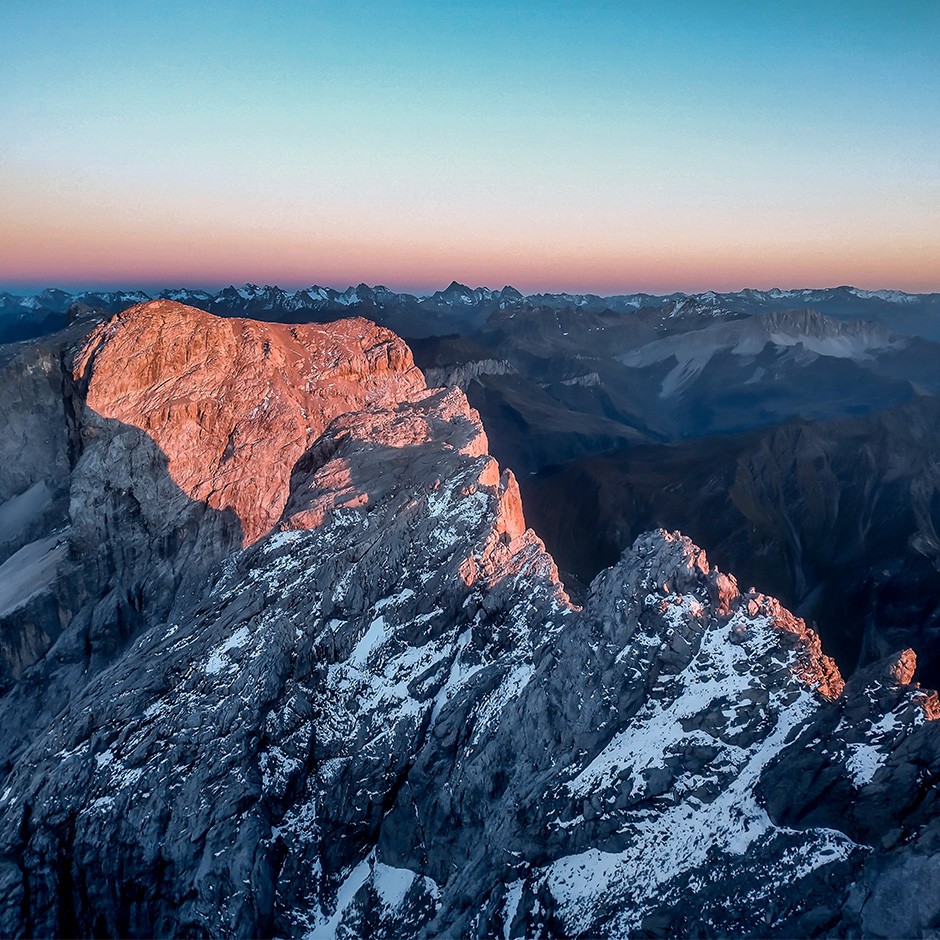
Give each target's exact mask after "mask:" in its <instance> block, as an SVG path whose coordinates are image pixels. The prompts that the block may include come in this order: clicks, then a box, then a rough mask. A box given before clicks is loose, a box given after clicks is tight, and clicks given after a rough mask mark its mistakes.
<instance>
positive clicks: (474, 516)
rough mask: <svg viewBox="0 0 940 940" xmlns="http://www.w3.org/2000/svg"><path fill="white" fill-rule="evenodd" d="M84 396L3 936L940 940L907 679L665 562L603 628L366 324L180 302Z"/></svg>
mask: <svg viewBox="0 0 940 940" xmlns="http://www.w3.org/2000/svg"><path fill="white" fill-rule="evenodd" d="M67 343H74V338H71V339H68V340H67ZM59 361H60V362H62V363H64V364H65V365H63V367H62V374H63V375H64V376H65V378H64V379H63V382H62V388H63V389H64V392H63V396H64V397H63V398H62V401H63V403H64V404H63V408H62V414H63V418H62V421H63V423H64V430H63V431H62V435H63V442H64V443H63V444H62V446H63V447H65V448H66V454H65V458H64V459H65V464H64V465H63V466H64V467H68V468H69V472H65V471H62V472H61V473H59V472H57V473H54V474H53V477H54V480H53V482H54V485H55V486H56V487H58V488H59V489H61V488H63V487H64V488H65V489H66V490H67V491H68V492H69V494H70V500H69V509H68V518H67V520H66V522H67V523H68V525H69V526H70V528H69V529H68V530H67V532H65V534H64V535H63V536H62V538H63V539H64V540H65V541H64V542H63V544H64V545H66V546H67V553H68V557H67V558H66V559H64V560H62V561H61V562H59V561H57V562H56V565H60V567H55V566H53V567H54V571H53V573H52V574H51V575H49V578H50V581H49V586H48V588H47V593H48V597H49V598H50V603H51V604H52V605H53V610H54V613H55V616H56V617H57V618H58V621H59V622H61V624H62V627H63V628H62V631H61V636H58V639H56V640H55V642H54V644H53V645H52V646H51V648H48V649H42V648H38V647H37V648H36V649H35V650H34V651H33V656H34V658H35V662H33V664H32V665H31V666H29V667H28V668H26V667H23V669H25V671H23V670H22V669H21V673H20V674H19V675H18V676H17V678H16V680H15V681H14V684H13V685H12V687H11V688H10V689H9V691H7V692H6V694H5V695H3V697H2V698H0V728H2V729H3V730H2V732H0V734H2V735H3V740H4V744H5V745H6V747H5V748H4V753H5V756H4V758H3V763H2V765H0V773H2V778H3V779H2V780H0V934H4V935H12V936H20V935H70V936H78V935H97V936H153V935H159V936H163V935H168V936H169V935H173V936H184V935H185V936H192V935H197V936H207V935H208V936H265V935H275V936H315V937H319V936H334V935H342V936H376V937H378V936H470V935H473V936H490V935H494V934H502V935H503V936H546V935H559V936H561V935H564V936H570V935H587V936H624V935H637V934H639V935H647V936H649V935H653V936H657V935H676V934H679V935H693V934H694V935H729V934H738V935H771V934H777V935H783V936H793V935H809V934H832V935H840V936H841V935H846V934H858V933H866V934H869V935H873V936H890V935H893V934H896V933H899V932H900V933H904V934H907V935H912V936H913V935H925V934H928V933H930V932H931V931H932V930H934V929H935V927H936V923H937V917H938V912H940V897H938V890H937V884H936V875H935V872H936V870H937V864H938V862H940V844H938V833H940V813H938V806H937V802H936V799H935V792H936V774H937V768H938V767H940V762H938V759H940V725H938V724H937V723H936V722H935V721H933V719H934V718H935V717H936V716H937V714H938V712H940V708H938V704H937V700H936V697H935V696H932V695H931V694H929V693H927V692H924V691H923V690H921V689H920V688H919V687H918V686H917V685H916V683H915V682H914V676H915V669H916V663H915V661H914V659H913V658H912V654H910V653H909V652H906V653H903V654H901V655H900V656H897V657H894V658H892V659H890V660H888V661H885V662H883V663H882V664H880V665H879V666H878V667H877V668H875V667H872V669H873V670H874V671H869V672H868V673H865V674H864V675H862V674H860V675H859V676H856V677H854V678H853V680H852V682H850V683H849V684H848V685H844V683H843V681H842V678H841V676H840V675H839V672H838V670H837V669H836V667H835V665H834V664H833V662H832V661H831V660H829V659H828V658H827V657H826V656H825V655H824V654H823V652H822V651H821V649H820V646H819V641H818V639H817V638H816V636H815V634H813V633H812V631H810V630H809V629H808V628H807V627H806V625H805V624H804V623H803V622H802V621H801V620H799V619H798V618H796V617H794V616H792V615H791V614H790V613H789V612H787V611H786V610H785V609H783V608H782V607H781V606H780V605H779V604H778V603H777V602H776V601H775V600H774V599H772V598H768V597H765V596H763V595H760V594H757V593H756V592H753V591H750V592H741V591H740V590H739V589H738V586H737V584H736V582H735V581H734V579H733V578H732V577H730V576H728V575H725V574H722V573H720V572H718V571H717V570H716V569H714V568H713V567H711V566H710V565H709V563H708V561H707V559H706V557H705V554H704V552H702V551H701V550H700V549H698V548H697V547H696V546H694V545H693V544H692V543H691V542H690V541H689V540H688V539H686V538H684V537H683V536H681V535H679V534H678V533H669V532H666V531H662V530H660V531H654V532H651V533H648V534H645V535H643V536H641V537H640V538H638V539H637V540H636V542H635V543H634V545H633V546H632V548H630V549H629V550H627V551H626V552H625V553H624V555H623V557H622V558H621V559H620V560H619V561H618V562H617V564H616V565H614V566H613V567H612V568H609V569H608V570H606V571H605V572H602V573H601V574H600V575H599V576H598V577H597V578H596V579H595V581H594V582H593V584H592V586H591V588H590V591H589V593H588V596H587V598H586V601H585V604H584V606H583V608H581V607H577V606H574V605H573V604H572V603H571V602H570V601H569V599H568V597H567V596H566V594H565V591H564V589H563V587H562V585H561V583H560V581H559V579H558V573H557V570H556V568H555V565H554V562H553V561H552V559H551V557H550V556H549V555H548V554H547V553H546V552H545V550H544V547H543V545H542V543H541V542H540V540H539V539H538V538H537V537H536V536H535V535H534V533H533V532H532V531H531V530H529V529H527V528H526V525H525V521H524V517H523V511H522V505H521V501H520V497H519V490H518V487H517V485H516V481H515V479H514V478H513V476H512V474H511V473H509V472H508V471H502V472H501V471H500V469H499V467H498V466H497V464H496V462H495V461H494V459H493V458H492V457H490V456H489V454H488V447H487V440H486V435H485V433H484V431H483V428H482V425H481V423H480V420H479V417H478V415H477V414H476V412H475V411H474V410H473V409H472V408H470V407H469V405H468V403H467V400H466V398H465V396H464V395H463V393H462V392H461V391H460V390H459V389H457V388H450V389H447V390H428V389H427V388H425V386H424V382H423V380H422V378H421V376H420V373H418V372H417V371H416V370H415V369H414V366H413V364H412V361H411V356H410V353H409V352H408V350H407V348H406V347H405V346H404V345H403V344H402V343H401V342H400V341H398V340H397V339H396V338H395V337H394V336H392V335H391V334H389V333H388V332H387V331H385V330H382V329H381V328H377V327H375V326H373V325H372V324H369V323H368V322H366V321H363V320H351V321H344V322H340V323H336V324H332V325H330V326H329V327H309V328H303V329H301V328H296V329H295V328H288V327H278V328H274V327H271V326H270V325H261V324H254V323H250V322H248V321H231V320H228V321H223V320H217V319H215V318H213V317H211V316H208V315H206V314H202V313H199V312H198V311H194V310H191V309H189V308H185V307H181V306H180V305H178V304H175V303H172V302H169V301H167V302H158V303H155V304H146V305H141V306H139V307H136V308H134V309H132V310H130V311H127V312H125V313H124V314H122V315H120V316H119V317H117V318H115V319H113V320H111V321H109V322H108V323H106V324H102V325H99V326H97V327H95V328H93V329H92V331H91V332H90V333H89V334H88V335H87V336H86V337H85V338H84V339H83V340H82V341H81V342H79V343H78V345H77V347H76V348H73V349H72V351H71V352H70V351H69V350H65V351H64V352H63V355H62V356H61V357H60V359H59ZM52 384H53V385H55V383H52ZM54 397H55V396H53V398H54ZM69 442H71V444H70V443H69ZM69 448H71V449H69ZM54 449H55V448H53V450H54ZM69 455H71V457H70V456H69ZM36 473H38V470H37V471H36V472H34V473H33V474H32V476H29V475H27V476H28V478H24V479H23V480H22V481H20V482H19V483H18V485H20V486H26V487H27V488H29V487H32V486H35V485H37V483H36V481H35V480H33V477H34V476H35V475H36ZM18 495H19V494H18ZM18 495H17V496H14V497H11V498H18ZM4 505H6V504H4ZM0 511H2V509H0ZM29 544H30V545H33V544H34V543H29ZM26 547H29V546H26ZM12 603H14V605H15V604H16V600H15V599H14V600H13V602H12ZM20 609H22V607H16V606H14V608H13V611H14V613H15V612H16V611H17V610H20ZM34 616H36V617H41V616H42V614H41V612H40V613H36V614H34ZM16 626H17V621H16V619H15V618H14V619H13V620H11V621H9V623H8V625H7V627H5V629H12V628H15V627H16ZM53 639H54V638H52V637H50V642H52V640H53Z"/></svg>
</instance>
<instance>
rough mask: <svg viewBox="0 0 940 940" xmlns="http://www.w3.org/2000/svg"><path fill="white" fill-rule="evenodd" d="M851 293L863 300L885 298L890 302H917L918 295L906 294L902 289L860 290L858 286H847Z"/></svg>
mask: <svg viewBox="0 0 940 940" xmlns="http://www.w3.org/2000/svg"><path fill="white" fill-rule="evenodd" d="M847 289H848V292H849V293H850V294H854V295H855V296H856V297H860V298H861V299H862V300H871V299H873V298H874V299H877V300H885V301H887V302H888V303H889V304H916V303H917V300H918V297H917V295H916V294H905V293H904V291H900V290H875V291H869V290H859V289H858V288H857V287H849V288H847Z"/></svg>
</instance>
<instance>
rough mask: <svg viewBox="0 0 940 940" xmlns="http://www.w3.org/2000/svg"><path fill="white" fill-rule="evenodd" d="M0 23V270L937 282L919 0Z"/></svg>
mask: <svg viewBox="0 0 940 940" xmlns="http://www.w3.org/2000/svg"><path fill="white" fill-rule="evenodd" d="M653 7H655V9H653ZM0 35H2V36H3V53H2V56H0V131H2V133H0V284H3V285H5V286H7V287H13V288H16V287H24V286H29V287H39V286H45V285H49V284H56V285H59V286H64V287H78V286H95V287H104V286H118V285H121V286H143V287H148V286H151V287H152V286H167V285H180V284H185V285H187V286H203V287H218V286H220V285H222V284H225V283H230V282H233V281H234V282H236V283H243V282H245V281H255V282H259V283H278V284H280V285H281V286H283V287H299V286H306V285H309V284H311V283H314V282H316V283H321V284H329V285H333V286H338V287H343V286H345V285H346V284H348V283H357V282H359V281H366V282H368V283H385V284H387V285H389V286H392V287H398V288H400V289H408V290H423V289H433V288H437V287H440V286H443V285H444V284H446V283H448V282H449V281H450V280H451V279H453V278H456V279H457V280H459V281H463V282H466V283H470V284H472V285H477V284H486V285H489V286H491V287H497V286H502V285H503V284H504V283H511V284H514V285H515V286H517V287H519V288H520V289H523V290H535V289H547V290H561V289H567V290H594V291H600V292H606V293H611V292H620V291H630V290H650V291H659V292H665V291H671V290H676V289H678V290H704V289H718V290H728V289H738V288H741V287H745V286H752V287H764V288H766V287H771V286H781V287H797V286H800V287H802V286H829V285H836V284H845V283H849V284H855V285H857V286H860V287H866V288H881V287H893V288H902V289H907V290H912V291H928V290H940V65H938V58H937V57H938V49H940V2H938V0H927V2H899V3H886V2H878V3H869V2H865V0H846V2H842V3H825V2H821V0H818V2H812V3H799V2H792V3H787V2H782V3H780V4H770V3H760V2H721V0H710V2H698V3H696V2H685V3H665V2H659V3H656V4H651V3H648V2H636V3H627V2H624V3H591V2H585V3H552V2H546V0H540V2H532V3H517V2H502V3H497V2H489V3H486V2H479V3H473V2H461V3H459V4H457V3H453V4H449V3H440V2H433V3H432V2H429V3H384V2H343V3H336V2H335V0H334V2H330V3H315V2H309V3H300V2H293V3H289V2H270V0H269V2H265V3H260V2H257V0H241V2H239V0H216V2H203V3H195V2H193V0H187V2H168V0H160V2H143V0H140V2H137V0H134V2H128V0H122V2H109V0H76V2H53V0H0Z"/></svg>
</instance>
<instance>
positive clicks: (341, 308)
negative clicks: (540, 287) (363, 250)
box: [0, 281, 940, 342]
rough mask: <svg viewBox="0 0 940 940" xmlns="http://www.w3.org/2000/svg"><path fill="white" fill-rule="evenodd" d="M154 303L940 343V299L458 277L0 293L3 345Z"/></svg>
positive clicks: (443, 321) (408, 319)
mask: <svg viewBox="0 0 940 940" xmlns="http://www.w3.org/2000/svg"><path fill="white" fill-rule="evenodd" d="M151 299H166V300H175V301H178V302H180V303H185V304H189V305H190V306H193V307H198V308H199V309H202V310H207V311H209V312H211V313H215V314H219V315H222V316H250V317H254V318H256V319H265V320H276V321H280V322H304V321H310V320H330V319H335V318H336V316H338V315H348V314H349V313H351V312H356V313H361V314H362V315H364V316H367V317H369V318H370V319H373V320H376V322H379V323H382V324H383V325H386V326H389V327H391V328H392V329H394V330H396V332H399V333H401V334H403V335H405V336H409V337H424V336H433V335H442V334H447V333H449V332H467V331H468V330H473V329H478V328H480V327H481V326H482V325H483V324H484V323H485V322H486V320H487V319H488V318H489V316H490V315H491V314H492V313H494V312H495V311H500V310H512V309H515V308H524V309H539V308H545V309H549V310H565V309H572V310H580V311H584V312H591V313H600V312H603V311H612V312H615V313H635V312H636V311H638V310H655V311H659V312H660V313H661V314H662V316H664V317H710V318H733V317H736V316H750V315H755V314H761V313H773V312H775V311H783V310H790V309H793V308H804V307H811V308H812V309H814V310H817V311H818V312H820V313H823V314H826V315H827V316H830V317H835V318H837V319H862V320H868V321H871V322H875V323H880V324H882V325H883V326H886V327H888V328H889V329H891V330H892V331H894V332H896V333H902V334H906V335H919V336H924V337H926V338H929V339H940V293H934V294H908V293H905V292H903V291H892V290H882V291H866V290H861V289H859V288H856V287H847V286H846V287H833V288H825V289H798V290H780V289H777V288H775V289H773V290H769V291H760V290H751V289H747V290H742V291H735V292H730V293H716V292H715V291H706V292H704V293H699V294H684V293H673V294H663V295H657V294H647V293H636V294H615V295H611V296H600V295H598V294H571V293H558V294H549V293H537V294H528V295H524V294H522V293H521V292H520V291H518V290H516V289H515V288H514V287H510V286H506V287H503V288H502V289H501V290H491V289H489V288H486V287H475V288H471V287H468V286H466V285H464V284H459V283H457V282H456V281H453V282H452V283H451V284H450V285H449V286H448V287H446V288H445V289H444V290H440V291H435V292H434V293H431V294H427V295H418V294H409V293H404V292H400V291H393V290H390V289H389V288H387V287H383V286H382V285H376V286H369V285H367V284H359V285H357V286H355V287H347V288H346V289H345V290H343V291H339V290H336V289H334V288H332V287H321V286H319V285H316V284H315V285H313V286H312V287H308V288H305V289H303V290H297V291H286V290H282V289H281V288H280V287H276V286H271V285H265V286H258V285H257V284H245V285H244V286H242V287H235V286H234V285H232V286H229V287H224V288H222V289H221V290H219V291H216V292H212V291H205V290H190V289H187V288H172V289H167V290H162V291H159V292H156V293H154V294H149V293H146V292H144V291H140V290H130V291H81V292H78V293H69V292H67V291H63V290H58V289H55V288H49V289H46V290H43V291H41V292H40V293H38V294H32V295H28V296H20V295H16V294H11V293H7V292H0V341H2V342H11V341H15V340H20V339H29V338H32V337H35V336H40V335H43V334H44V333H48V332H52V331H54V330H56V329H60V328H61V327H62V326H64V325H65V323H66V322H67V319H68V311H69V309H70V308H72V307H73V306H74V305H75V304H81V305H83V306H84V307H90V308H93V309H95V310H100V311H103V312H106V313H109V314H113V313H118V312H120V311H122V310H125V309H127V308H128V307H131V306H133V305H134V304H138V303H143V302H144V301H147V300H151Z"/></svg>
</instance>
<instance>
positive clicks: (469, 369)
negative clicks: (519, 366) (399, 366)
mask: <svg viewBox="0 0 940 940" xmlns="http://www.w3.org/2000/svg"><path fill="white" fill-rule="evenodd" d="M515 371H516V370H515V369H514V368H513V366H512V364H511V363H510V362H509V361H508V360H506V359H478V360H476V361H474V362H463V363H460V364H459V365H454V366H449V367H444V368H441V367H437V368H434V367H432V368H426V369H425V370H424V376H425V378H426V379H427V382H428V385H430V386H432V387H433V386H436V385H441V386H450V385H453V386H456V387H457V388H459V389H463V391H466V390H467V386H468V385H469V384H470V383H471V382H472V381H473V380H474V379H478V378H479V377H480V376H481V375H512V374H513V373H514V372H515Z"/></svg>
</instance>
